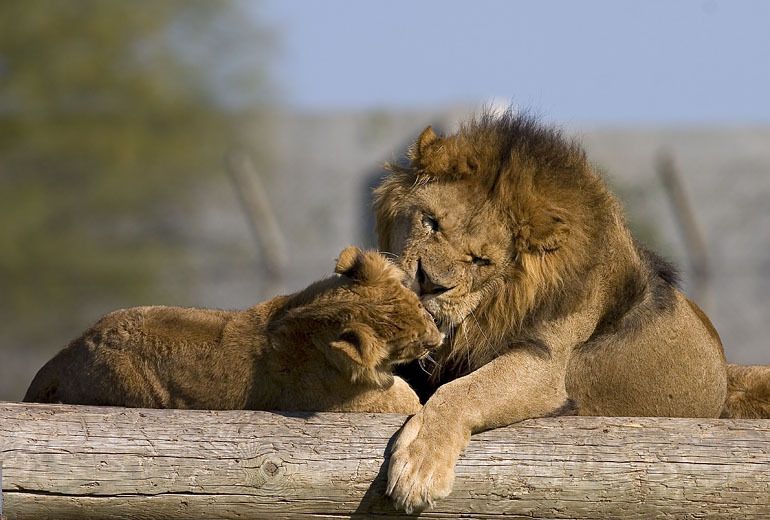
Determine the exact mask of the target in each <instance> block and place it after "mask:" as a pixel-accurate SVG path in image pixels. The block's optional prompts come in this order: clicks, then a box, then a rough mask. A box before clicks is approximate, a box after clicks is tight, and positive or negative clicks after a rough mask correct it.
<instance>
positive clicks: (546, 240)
mask: <svg viewBox="0 0 770 520" xmlns="http://www.w3.org/2000/svg"><path fill="white" fill-rule="evenodd" d="M569 233H570V229H569V225H568V224H567V219H566V218H565V216H564V214H563V212H561V211H559V210H555V209H545V210H543V211H538V212H536V213H535V214H534V215H532V216H531V217H530V219H529V221H528V222H527V223H526V224H524V225H522V226H521V228H520V229H519V232H518V233H517V236H516V237H515V238H516V245H517V249H518V250H519V252H525V253H536V254H537V253H539V254H542V253H550V252H553V251H556V250H557V249H559V248H560V247H561V246H562V245H563V244H564V241H565V240H566V239H567V237H568V236H569Z"/></svg>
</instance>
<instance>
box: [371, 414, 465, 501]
mask: <svg viewBox="0 0 770 520" xmlns="http://www.w3.org/2000/svg"><path fill="white" fill-rule="evenodd" d="M436 433H437V435H435V434H432V433H431V432H430V431H429V429H428V428H426V427H425V425H424V415H423V412H419V413H418V414H417V415H415V416H414V417H412V418H411V419H410V420H409V422H407V423H406V425H405V426H404V428H403V430H402V431H401V434H400V435H399V436H398V439H397V440H396V442H395V445H394V446H393V452H392V454H391V456H390V465H389V467H388V487H387V490H386V494H387V495H388V496H390V497H391V498H392V499H393V501H394V502H395V505H396V507H397V508H398V509H402V510H404V511H406V513H407V514H411V513H413V512H419V511H423V510H425V509H427V508H429V507H431V506H433V504H434V502H435V501H436V500H438V499H441V498H444V497H446V496H447V495H449V493H450V492H451V491H452V485H453V484H454V478H455V473H454V465H455V462H457V458H458V456H459V451H460V450H459V449H454V448H452V447H451V446H454V445H455V444H456V443H455V442H451V441H452V440H453V439H448V438H446V434H445V432H444V433H441V432H436ZM448 441H450V442H448ZM447 444H449V446H448V445H447Z"/></svg>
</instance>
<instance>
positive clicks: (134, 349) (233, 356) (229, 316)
mask: <svg viewBox="0 0 770 520" xmlns="http://www.w3.org/2000/svg"><path fill="white" fill-rule="evenodd" d="M335 271H336V273H338V275H339V276H333V277H331V278H327V279H325V280H321V281H319V282H316V283H314V284H312V285H311V286H310V287H308V288H306V289H305V290H303V291H300V292H298V293H295V294H292V295H290V296H278V297H276V298H273V299H271V300H268V301H266V302H264V303H260V304H258V305H256V306H254V307H252V308H250V309H247V310H244V311H221V310H207V309H186V308H179V307H135V308H130V309H124V310H119V311H115V312H113V313H111V314H108V315H107V316H105V317H104V318H102V319H101V320H99V322H97V323H96V325H94V326H93V327H91V328H90V329H89V330H87V331H86V332H85V333H84V334H83V335H82V336H80V337H79V338H78V339H76V340H74V341H73V342H72V343H70V344H69V345H68V346H67V347H66V348H64V349H63V350H62V351H61V352H59V353H58V354H57V355H56V356H55V357H54V358H53V359H51V360H50V361H49V362H48V363H46V364H45V366H43V368H41V369H40V371H39V372H38V373H37V375H36V376H35V379H34V380H33V381H32V384H31V385H30V387H29V389H28V390H27V394H26V395H25V397H24V400H25V401H32V402H49V403H50V402H61V403H70V404H91V405H112V406H129V407H144V408H202V409H250V410H295V411H322V410H327V411H368V412H397V413H408V414H412V413H416V412H417V411H418V410H419V408H420V403H419V400H418V398H417V396H416V394H415V393H414V392H413V391H412V389H411V388H410V387H409V385H408V384H407V383H406V382H405V381H404V380H402V379H401V378H398V377H395V376H393V374H392V372H391V369H392V367H393V365H394V364H397V363H402V362H406V361H411V360H413V359H416V358H419V357H420V356H423V355H425V354H426V353H427V352H428V351H429V350H431V349H434V348H436V347H438V346H439V345H440V344H441V342H442V341H443V334H441V333H440V332H439V331H438V329H437V328H436V325H435V324H434V323H433V320H432V318H431V317H430V315H429V314H428V313H427V312H426V311H425V310H424V309H423V308H422V305H421V304H420V302H419V299H418V298H417V296H416V295H415V294H414V293H413V292H412V291H410V290H409V289H407V288H406V287H404V286H403V285H402V279H403V272H402V271H400V270H399V269H398V268H397V267H395V266H394V265H392V264H391V263H390V262H388V260H386V259H385V258H384V257H383V256H381V255H380V254H378V253H375V252H362V251H360V250H359V249H357V248H355V247H349V248H347V249H345V250H344V251H342V253H340V256H339V260H338V261H337V266H336V269H335Z"/></svg>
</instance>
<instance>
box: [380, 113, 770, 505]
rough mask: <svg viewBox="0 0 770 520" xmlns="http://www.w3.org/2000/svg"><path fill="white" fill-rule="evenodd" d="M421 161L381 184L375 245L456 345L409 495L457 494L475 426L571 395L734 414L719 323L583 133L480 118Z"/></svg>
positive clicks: (594, 401)
mask: <svg viewBox="0 0 770 520" xmlns="http://www.w3.org/2000/svg"><path fill="white" fill-rule="evenodd" d="M410 158H411V164H409V165H408V166H393V165H391V169H392V174H391V175H390V176H389V177H388V178H386V179H385V180H384V182H383V183H382V185H381V186H380V187H379V188H378V190H377V193H376V203H375V206H376V216H377V226H378V233H379V239H380V248H381V249H382V250H384V251H389V252H391V253H394V254H395V255H397V257H398V259H399V260H398V262H399V265H400V266H401V267H402V268H403V269H404V270H405V271H406V272H407V273H408V274H410V275H411V276H412V278H413V280H414V284H413V287H414V288H415V290H416V291H417V292H418V294H420V296H421V299H422V300H423V303H424V304H425V307H426V308H427V309H428V310H429V311H430V312H431V314H433V316H434V318H435V319H436V320H437V322H438V323H439V324H440V326H441V328H442V330H444V331H445V332H446V333H447V334H448V335H449V338H450V341H449V342H448V344H447V345H446V346H445V348H443V349H441V350H440V351H439V353H438V354H439V355H438V366H437V367H436V372H435V374H434V379H435V380H434V386H437V387H438V389H437V390H436V392H435V394H433V396H432V397H431V398H430V399H429V400H428V402H427V403H426V405H425V406H424V407H423V410H422V411H421V412H420V413H419V414H418V415H417V416H415V418H413V419H412V420H411V421H410V422H409V423H408V424H407V426H406V427H405V430H404V432H403V433H402V434H401V435H400V437H399V440H398V441H397V443H396V446H395V452H394V456H393V458H392V459H391V468H390V475H389V481H390V483H389V488H388V489H389V492H390V494H391V495H392V496H394V498H395V499H396V501H397V503H398V504H399V505H401V506H402V507H404V508H405V509H407V511H409V510H411V509H421V508H424V507H425V506H426V505H428V504H429V503H430V502H431V501H432V500H433V499H435V498H437V497H440V496H443V495H445V494H446V493H448V492H449V490H450V489H451V481H452V467H453V465H454V459H455V458H456V456H457V455H458V454H459V451H460V450H461V449H462V447H463V446H464V445H465V442H467V438H468V436H469V435H470V434H471V433H473V432H476V431H481V430H484V429H488V428H492V427H497V426H501V425H506V424H511V423H513V422H516V421H519V420H522V419H525V418H528V417H537V416H543V415H548V414H553V413H562V412H564V411H566V410H573V411H574V409H573V406H572V405H573V404H574V405H576V406H577V413H580V414H585V415H615V416H622V415H625V416H633V415H653V416H685V417H719V416H720V414H725V415H726V414H728V413H732V414H733V415H735V414H737V413H740V410H741V409H742V408H741V406H739V405H738V404H733V405H732V406H731V408H730V410H732V412H726V411H723V408H725V402H726V398H727V397H728V368H727V364H726V362H725V357H724V353H723V351H722V345H721V343H720V341H719V337H718V335H717V334H716V331H715V330H714V328H713V326H712V325H711V323H710V322H709V320H708V318H707V317H706V316H705V315H704V314H703V312H702V311H701V310H700V309H699V308H698V307H697V306H696V305H695V304H694V303H692V302H690V301H689V300H687V299H686V297H685V296H684V295H683V294H682V292H681V291H680V289H679V288H678V286H677V281H676V273H675V272H674V270H673V269H672V268H671V267H670V266H669V265H668V264H667V263H666V262H664V261H663V260H661V259H660V258H659V257H658V256H657V255H655V254H654V253H651V252H649V251H647V250H646V249H645V248H644V247H642V246H641V245H639V244H638V243H637V242H636V241H635V240H634V239H633V237H632V236H631V233H630V232H629V230H628V227H627V225H626V223H625V219H624V216H623V211H622V207H621V205H620V203H619V202H618V201H617V199H616V198H615V197H614V196H613V195H612V194H611V193H610V192H609V190H608V189H607V188H606V185H605V184H604V182H603V181H602V179H601V178H600V177H599V175H598V174H597V173H596V172H595V169H594V168H593V167H592V165H591V164H590V163H589V162H588V161H587V159H586V157H585V153H584V152H583V150H582V149H581V148H580V147H579V146H578V145H577V144H576V143H574V142H570V141H567V140H565V139H563V138H562V137H561V135H560V134H559V133H558V132H557V131H554V130H551V129H548V128H545V127H542V126H540V125H539V124H537V123H536V122H535V121H533V120H532V119H530V118H527V117H519V116H515V115H512V114H511V113H507V114H505V115H502V116H499V117H493V116H490V115H484V116H482V118H481V119H479V120H477V121H472V122H470V123H468V124H467V125H465V126H464V127H463V128H461V130H460V131H459V132H458V133H457V134H455V135H452V136H449V137H441V138H440V137H438V136H436V135H435V134H434V133H433V132H432V130H431V129H430V128H428V129H426V131H425V132H423V134H422V135H421V136H420V138H419V139H418V141H417V142H416V143H415V145H414V147H413V148H412V150H411V151H410ZM730 373H731V374H738V372H737V371H736V370H734V369H731V370H730ZM751 375H752V376H756V375H757V371H756V369H755V370H754V371H752V372H751ZM736 377H739V376H738V375H734V376H731V385H733V383H734V381H732V379H735V378H736ZM740 377H742V378H743V380H745V381H747V380H748V376H747V375H745V374H743V375H740ZM438 383H445V384H443V385H441V386H439V385H438ZM733 386H734V385H733ZM754 387H755V388H756V385H755V386H754ZM731 388H732V386H731ZM766 390H767V388H766ZM733 395H734V392H733V391H732V390H731V396H733ZM754 397H757V395H754ZM759 397H760V399H761V398H764V399H765V400H766V402H768V403H770V392H768V393H766V394H765V395H763V396H759ZM565 403H569V404H570V406H565ZM754 409H755V410H756V409H760V410H761V409H762V407H761V406H760V407H758V408H757V407H754ZM766 409H770V407H768V408H766ZM447 424H452V425H457V426H454V427H453V429H452V432H451V433H448V432H447V426H446V425H447ZM437 443H441V444H442V452H441V456H436V454H435V453H433V451H434V450H433V449H432V448H430V446H433V445H434V444H437ZM426 452H431V453H432V455H430V456H428V455H426ZM421 461H422V462H421Z"/></svg>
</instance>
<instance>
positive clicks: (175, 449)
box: [0, 403, 770, 520]
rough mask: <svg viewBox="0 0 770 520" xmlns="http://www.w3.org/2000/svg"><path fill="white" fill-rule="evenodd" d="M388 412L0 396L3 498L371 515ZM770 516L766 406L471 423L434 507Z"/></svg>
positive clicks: (197, 513)
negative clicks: (492, 426)
mask: <svg viewBox="0 0 770 520" xmlns="http://www.w3.org/2000/svg"><path fill="white" fill-rule="evenodd" d="M404 419H405V418H404V417H403V416H398V415H388V414H340V413H319V414H285V413H271V412H248V411H185V410H145V409H127V408H99V407H85V406H66V405H55V406H51V405H34V404H20V403H0V448H1V450H2V452H1V456H2V464H3V482H2V489H3V493H4V507H5V510H4V514H5V515H7V517H8V519H9V520H15V519H24V518H35V519H44V518H56V519H75V518H78V519H82V518H102V519H117V518H137V519H176V518H233V519H235V518H238V519H244V518H316V517H317V518H370V517H377V516H387V515H396V514H397V513H396V512H395V511H394V510H393V508H392V506H391V504H390V502H389V501H388V499H386V498H384V497H383V490H384V486H385V474H386V469H385V468H386V467H387V462H386V456H385V455H386V448H387V446H388V444H389V440H390V439H391V437H392V436H393V434H394V433H395V432H396V431H397V430H398V428H399V427H400V426H401V425H402V424H403V422H404ZM503 515H506V516H509V517H511V518H528V519H532V518H650V517H661V516H664V517H671V518H700V517H709V518H719V517H721V518H770V421H766V420H763V421H748V420H718V419H713V420H712V419H660V418H605V417H560V418H548V419H538V420H530V421H524V422H522V423H519V424H517V425H515V426H511V427H508V428H502V429H498V430H494V431H490V432H486V433H484V434H480V435H476V436H474V437H473V439H472V441H471V443H470V445H469V446H468V448H467V450H466V451H465V453H464V454H463V456H462V457H461V459H460V462H459V464H458V466H457V478H456V482H455V489H454V492H453V493H452V494H451V495H450V496H449V497H448V498H446V499H444V500H442V501H439V502H438V503H437V504H436V506H435V508H434V509H433V510H430V511H427V512H425V513H423V514H422V517H424V518H460V517H466V518H468V517H471V518H499V517H500V516H503Z"/></svg>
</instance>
